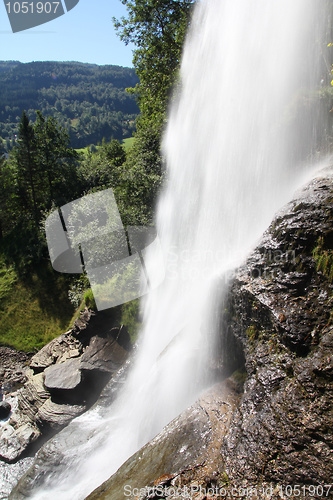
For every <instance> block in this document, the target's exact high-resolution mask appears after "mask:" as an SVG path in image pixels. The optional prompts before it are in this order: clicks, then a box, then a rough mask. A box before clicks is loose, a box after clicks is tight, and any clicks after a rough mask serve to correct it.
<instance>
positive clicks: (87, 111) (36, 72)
mask: <svg viewBox="0 0 333 500" xmlns="http://www.w3.org/2000/svg"><path fill="white" fill-rule="evenodd" d="M137 83H138V77H137V76H136V74H135V70H134V69H132V68H123V67H120V66H97V65H94V64H83V63H78V62H31V63H26V64H23V63H20V62H17V61H8V62H5V61H0V89H1V92H0V137H1V139H2V149H3V150H4V151H6V152H9V151H10V150H11V148H12V147H13V146H14V144H15V136H16V135H17V128H18V123H19V121H20V118H21V114H22V111H23V110H25V111H26V113H27V116H28V117H29V119H30V120H32V121H35V119H36V110H37V109H38V110H40V111H41V112H42V113H43V115H44V116H45V117H49V116H52V117H53V118H54V119H56V120H57V122H58V123H59V124H60V125H61V126H62V127H64V128H66V129H67V132H68V134H69V138H70V141H71V145H72V147H73V148H83V147H85V146H88V145H90V144H97V142H100V141H102V139H103V137H105V138H106V139H108V140H110V139H111V138H113V139H118V140H122V139H124V138H126V137H131V135H132V134H133V132H134V130H135V119H136V117H137V115H138V113H139V108H138V106H137V104H136V101H135V98H134V96H133V95H131V94H130V93H129V92H126V88H128V87H134V86H135V85H136V84H137Z"/></svg>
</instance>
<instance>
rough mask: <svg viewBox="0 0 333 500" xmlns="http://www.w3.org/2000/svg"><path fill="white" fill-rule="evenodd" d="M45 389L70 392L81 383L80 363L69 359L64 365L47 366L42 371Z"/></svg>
mask: <svg viewBox="0 0 333 500" xmlns="http://www.w3.org/2000/svg"><path fill="white" fill-rule="evenodd" d="M44 373H45V380H44V385H45V387H46V388H47V389H48V390H50V391H53V390H72V389H76V388H77V387H78V386H79V385H80V383H81V371H80V361H79V360H78V359H69V360H67V361H65V363H57V364H55V365H52V366H49V367H48V368H46V370H45V371H44Z"/></svg>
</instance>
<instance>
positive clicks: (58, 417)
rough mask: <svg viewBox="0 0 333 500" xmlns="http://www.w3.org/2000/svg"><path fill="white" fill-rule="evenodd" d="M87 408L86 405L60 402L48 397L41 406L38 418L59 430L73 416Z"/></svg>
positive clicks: (39, 420)
mask: <svg viewBox="0 0 333 500" xmlns="http://www.w3.org/2000/svg"><path fill="white" fill-rule="evenodd" d="M85 409H86V407H85V406H84V405H70V404H58V403H55V402H53V401H52V400H51V399H48V400H46V401H45V403H44V404H43V405H42V406H41V407H40V408H39V410H38V412H37V415H36V420H37V422H40V423H42V424H44V425H45V423H47V424H48V425H49V426H50V427H52V428H53V429H56V430H59V429H61V428H62V427H64V426H65V425H67V424H68V423H69V422H70V421H71V420H72V419H73V418H75V417H78V416H79V415H81V413H83V412H84V411H85Z"/></svg>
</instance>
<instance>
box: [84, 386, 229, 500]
mask: <svg viewBox="0 0 333 500" xmlns="http://www.w3.org/2000/svg"><path fill="white" fill-rule="evenodd" d="M238 397H239V395H238V394H237V392H235V391H234V390H233V388H232V387H231V386H228V384H226V383H222V384H217V385H216V386H214V387H213V388H212V389H210V390H209V391H207V392H206V393H205V394H203V395H202V396H201V397H200V398H199V400H198V401H197V402H196V403H195V404H194V405H193V406H192V407H190V408H189V409H188V410H186V411H184V412H183V413H182V414H181V415H180V416H179V417H177V418H175V419H174V420H173V421H172V422H170V423H169V424H168V425H167V426H166V427H165V428H164V429H163V431H162V432H161V433H160V434H158V435H157V436H156V437H155V438H154V439H153V440H152V441H150V442H149V443H148V444H147V445H145V446H144V447H143V448H141V449H140V450H139V451H138V452H137V453H135V454H134V455H133V456H132V457H131V458H129V459H128V460H127V462H125V463H124V465H122V467H121V468H120V469H119V470H118V471H117V472H116V474H114V475H113V476H112V477H111V478H110V479H109V480H108V481H106V482H105V483H104V484H103V485H102V486H101V487H100V488H98V489H97V490H95V491H94V492H93V493H92V494H91V495H89V497H88V499H89V500H94V499H99V500H102V499H112V500H123V499H124V498H130V499H132V500H134V499H140V500H144V499H147V498H151V499H157V498H166V497H164V496H162V495H161V492H162V491H163V492H164V491H166V492H167V491H168V490H171V489H172V490H173V491H174V490H175V489H179V490H181V489H183V491H184V488H185V490H186V485H189V484H192V483H193V482H196V484H200V483H199V482H198V481H197V478H198V477H201V476H202V477H205V478H208V477H209V478H211V480H214V477H215V475H216V476H217V475H218V472H217V469H216V468H218V466H219V465H221V464H220V461H221V460H220V454H219V450H220V443H221V437H222V436H223V435H224V434H225V433H226V432H227V429H228V426H229V422H230V419H231V415H232V413H233V410H234V408H235V406H236V405H237V402H238ZM209 480H210V479H209ZM192 489H193V488H192ZM171 498H176V497H175V496H172V497H170V500H171ZM177 498H178V496H177Z"/></svg>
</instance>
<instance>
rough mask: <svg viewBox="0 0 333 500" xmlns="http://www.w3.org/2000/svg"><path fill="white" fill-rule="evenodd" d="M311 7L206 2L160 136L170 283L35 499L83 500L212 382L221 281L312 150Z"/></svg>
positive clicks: (293, 2)
mask: <svg viewBox="0 0 333 500" xmlns="http://www.w3.org/2000/svg"><path fill="white" fill-rule="evenodd" d="M315 3H316V2H315V1H313V0H251V1H250V0H201V1H200V2H198V4H197V7H196V10H195V13H194V17H193V20H192V27H191V30H190V33H189V36H188V40H187V43H186V47H185V51H184V56H183V62H182V69H181V88H180V90H179V95H178V96H177V97H175V98H174V102H173V104H172V107H171V110H170V114H169V120H168V126H167V130H166V133H165V137H164V143H163V150H164V155H165V159H166V165H167V169H168V182H167V186H166V188H165V191H164V193H163V194H162V197H161V199H160V202H159V206H158V216H157V227H158V233H159V237H160V241H161V245H162V250H163V253H164V257H165V269H166V278H165V281H164V283H163V285H161V286H160V287H159V288H158V289H157V290H155V291H153V292H152V293H151V294H150V295H149V297H148V298H147V300H146V304H145V312H144V327H143V331H142V332H141V337H140V344H139V349H138V353H137V358H136V360H135V365H134V367H133V368H132V371H131V373H130V375H129V378H128V380H127V382H126V385H125V387H124V390H123V391H122V393H121V394H120V396H119V397H118V399H117V400H116V402H115V403H114V404H113V405H112V406H111V408H110V409H109V410H108V411H107V412H105V411H104V410H102V409H99V408H96V409H94V410H92V411H90V412H87V413H86V414H85V415H83V416H82V417H80V418H78V419H76V420H75V421H74V422H73V423H72V424H70V426H69V427H68V429H69V430H67V434H66V436H67V438H66V439H65V440H64V441H63V443H64V444H63V445H61V442H62V441H61V438H60V437H59V438H58V441H57V443H58V444H57V443H56V444H55V447H58V450H59V449H60V451H61V453H62V454H63V459H62V462H63V467H61V468H60V469H59V471H58V470H56V469H55V470H53V471H52V474H49V476H48V477H47V479H46V480H45V481H44V482H43V484H42V485H41V486H40V487H39V489H38V487H37V486H36V491H35V493H34V496H33V498H34V499H47V500H50V499H56V498H61V499H62V500H66V499H71V500H75V499H82V498H84V497H85V496H86V495H87V494H88V493H89V492H91V491H92V490H93V489H94V488H95V487H97V486H98V485H99V484H100V483H101V482H102V481H103V480H105V479H107V478H108V477H109V476H110V475H111V474H112V473H113V472H115V471H116V470H117V469H118V468H119V466H120V465H121V464H122V463H123V462H124V461H125V460H126V459H127V458H128V457H129V456H130V455H131V454H132V453H134V452H135V451H136V450H137V449H138V448H139V447H140V446H142V445H143V444H144V443H145V442H147V441H148V440H149V439H150V438H152V437H153V436H154V435H155V434H156V433H157V432H159V431H160V430H161V429H162V427H163V426H164V425H165V424H166V423H168V422H169V421H170V420H171V419H172V418H173V417H175V416H176V415H177V414H178V413H179V412H181V411H182V410H183V409H184V408H185V407H187V406H188V405H189V404H190V403H191V402H192V401H194V400H195V398H196V397H197V395H198V394H199V392H200V391H201V390H202V388H203V387H204V385H205V384H207V383H209V379H208V378H207V377H206V372H205V366H206V365H207V360H208V358H209V356H210V349H209V346H210V345H212V343H213V342H214V336H213V334H212V329H213V327H212V324H211V317H210V313H211V308H210V307H209V306H210V297H211V293H212V286H213V284H214V283H215V281H216V279H217V277H219V276H220V277H221V276H226V274H228V272H229V270H230V269H232V268H234V267H235V266H236V265H237V263H239V262H240V261H241V260H242V259H243V258H244V257H245V255H246V254H247V253H248V252H249V250H250V249H251V247H253V245H254V244H255V242H256V240H257V238H258V237H259V236H260V234H261V233H262V232H263V230H264V229H265V228H266V227H267V225H268V224H269V222H270V220H271V219H272V217H273V214H274V212H275V211H276V210H277V209H278V208H279V206H281V205H282V203H283V202H285V201H286V200H287V199H288V198H289V196H290V194H291V192H292V191H293V189H294V187H295V182H294V177H296V176H293V175H292V173H291V170H290V168H291V163H292V162H293V163H295V161H296V159H297V157H298V156H300V155H298V151H300V152H302V153H303V151H301V149H302V148H301V146H302V145H300V144H299V143H298V142H297V141H298V139H297V137H299V134H297V133H296V134H295V135H293V133H294V128H293V127H290V126H289V124H290V120H289V119H288V113H289V112H290V110H291V105H292V103H293V99H294V95H295V92H296V91H297V89H298V88H299V87H300V85H302V86H310V85H312V84H313V83H314V84H318V81H316V79H315V78H314V74H315V69H314V65H315V64H316V61H312V62H311V64H312V66H310V67H309V66H307V64H305V63H304V59H308V55H309V51H307V47H308V40H309V38H311V37H313V35H314V33H315V29H314V19H315V10H314V7H315ZM306 51H307V52H306ZM305 52H306V55H305V54H304V53H305ZM306 62H307V61H306ZM305 68H307V71H306V69H305ZM308 75H310V77H309V78H308ZM308 150H309V152H311V147H309V148H308ZM291 160H292V161H291ZM294 170H295V168H294ZM224 279H225V278H221V280H224ZM208 325H209V326H208ZM70 434H72V436H73V437H72V440H70V439H69V438H68V436H69V435H70ZM59 443H60V444H59ZM61 446H65V447H66V449H65V448H64V449H61Z"/></svg>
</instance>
